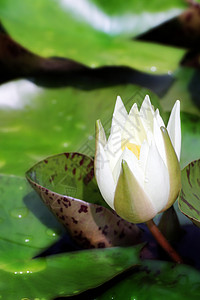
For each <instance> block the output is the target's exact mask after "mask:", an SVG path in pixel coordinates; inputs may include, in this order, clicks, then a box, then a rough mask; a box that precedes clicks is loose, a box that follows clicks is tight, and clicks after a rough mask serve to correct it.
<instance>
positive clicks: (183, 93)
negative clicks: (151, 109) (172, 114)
mask: <svg viewBox="0 0 200 300" xmlns="http://www.w3.org/2000/svg"><path fill="white" fill-rule="evenodd" d="M173 77H174V83H173V84H172V85H171V86H170V88H169V89H168V91H167V92H166V93H165V94H164V96H163V97H162V98H161V104H162V107H163V109H164V110H165V111H171V109H172V107H173V104H174V102H175V100H177V99H179V100H180V101H181V111H183V112H187V113H191V114H194V115H197V116H200V98H199V94H200V92H199V85H198V82H199V80H200V75H199V74H198V72H197V71H196V70H195V69H192V68H186V67H185V68H179V69H177V71H176V72H175V73H174V74H173Z"/></svg>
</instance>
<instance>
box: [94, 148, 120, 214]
mask: <svg viewBox="0 0 200 300" xmlns="http://www.w3.org/2000/svg"><path fill="white" fill-rule="evenodd" d="M94 168H95V175H96V180H97V184H98V186H99V189H100V192H101V194H102V197H103V198H104V200H105V201H106V202H107V203H108V205H109V206H110V207H112V208H113V209H114V206H113V205H114V203H113V202H114V193H115V187H116V184H115V183H114V179H113V175H112V172H111V169H110V164H109V161H108V158H107V156H106V153H105V151H104V149H103V146H102V145H101V144H100V143H99V144H98V146H97V147H96V153H95V161H94Z"/></svg>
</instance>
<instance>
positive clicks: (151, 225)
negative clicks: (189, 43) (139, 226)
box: [146, 220, 183, 264]
mask: <svg viewBox="0 0 200 300" xmlns="http://www.w3.org/2000/svg"><path fill="white" fill-rule="evenodd" d="M146 224H147V227H148V228H149V230H150V231H151V233H152V235H153V236H154V238H155V239H156V240H157V242H158V243H159V244H160V246H161V247H162V248H163V249H164V250H165V251H166V252H167V253H168V254H169V256H170V257H171V258H172V259H173V261H175V262H176V263H178V264H181V263H183V260H182V258H181V257H180V256H179V254H178V253H177V252H176V251H175V250H174V248H172V246H171V245H170V244H169V242H168V241H167V239H166V238H165V237H164V236H163V234H162V233H161V232H160V230H159V229H158V227H157V226H156V224H155V223H154V221H153V220H149V221H147V222H146Z"/></svg>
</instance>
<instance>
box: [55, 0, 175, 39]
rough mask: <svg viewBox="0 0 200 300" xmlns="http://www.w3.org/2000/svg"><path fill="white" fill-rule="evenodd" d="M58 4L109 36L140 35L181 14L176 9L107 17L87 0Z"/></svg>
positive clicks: (70, 0)
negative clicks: (122, 34)
mask: <svg viewBox="0 0 200 300" xmlns="http://www.w3.org/2000/svg"><path fill="white" fill-rule="evenodd" d="M59 2H60V5H61V6H62V7H63V8H64V9H65V10H67V11H70V12H71V13H72V14H73V15H74V16H75V17H77V18H78V19H82V20H83V21H85V22H86V23H88V24H89V25H91V26H92V27H94V28H95V29H97V30H99V31H102V32H105V33H107V34H109V35H117V34H121V33H126V34H128V33H131V34H134V33H137V34H140V33H142V32H144V31H146V30H147V29H149V27H153V26H157V25H159V24H160V23H162V22H164V21H166V20H167V19H169V18H173V17H175V16H177V15H179V14H180V13H181V10H180V9H178V8H177V9H170V10H168V11H165V12H156V13H152V12H151V13H148V12H143V13H140V14H139V13H138V14H133V13H132V14H131V13H129V14H124V15H116V16H109V15H107V14H106V13H105V12H103V11H102V10H101V9H100V8H99V7H98V6H96V5H95V4H93V3H92V2H90V1H89V0H76V1H73V0H59Z"/></svg>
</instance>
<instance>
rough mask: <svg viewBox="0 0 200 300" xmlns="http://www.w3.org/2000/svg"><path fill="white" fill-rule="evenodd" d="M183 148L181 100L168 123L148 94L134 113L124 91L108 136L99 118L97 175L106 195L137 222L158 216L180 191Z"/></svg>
mask: <svg viewBox="0 0 200 300" xmlns="http://www.w3.org/2000/svg"><path fill="white" fill-rule="evenodd" d="M180 151H181V125H180V101H179V100H177V101H176V103H175V105H174V107H173V109H172V111H171V115H170V118H169V121H168V125H167V128H166V127H165V124H164V122H163V120H162V118H161V116H160V113H159V110H158V109H156V111H154V107H153V106H152V105H151V102H150V99H149V96H148V95H147V96H146V97H145V99H144V101H143V103H142V105H141V108H140V110H138V108H137V104H136V103H135V104H133V106H132V108H131V110H130V112H129V114H128V113H127V111H126V109H125V107H124V104H123V102H122V100H121V98H120V97H119V96H118V97H117V101H116V104H115V109H114V113H113V118H112V125H111V131H110V136H109V138H108V140H107V139H106V135H105V132H104V129H103V127H102V125H101V122H100V120H98V121H97V124H96V153H95V176H96V180H97V184H98V186H99V189H100V192H101V194H102V196H103V198H104V199H105V201H106V202H107V203H108V205H109V206H110V207H111V208H112V209H114V210H115V211H116V212H117V214H118V215H120V216H121V217H122V218H124V219H126V220H128V221H130V222H132V223H141V222H146V221H149V220H151V219H153V218H154V217H155V216H156V215H157V214H158V213H160V212H162V211H164V210H166V209H167V208H169V207H170V206H171V205H172V204H173V203H174V201H175V200H176V198H177V196H178V193H179V191H180V188H181V174H180V164H179V160H180Z"/></svg>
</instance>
